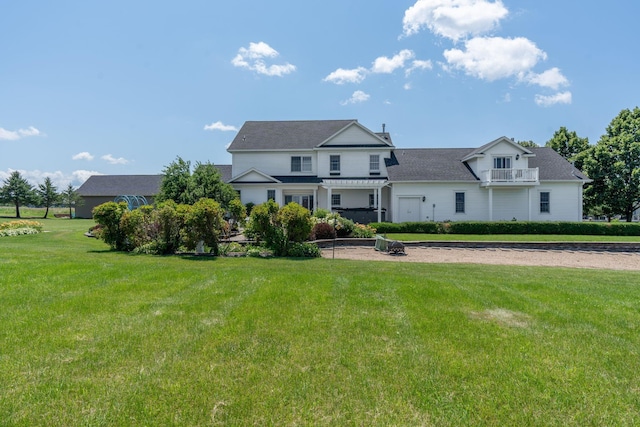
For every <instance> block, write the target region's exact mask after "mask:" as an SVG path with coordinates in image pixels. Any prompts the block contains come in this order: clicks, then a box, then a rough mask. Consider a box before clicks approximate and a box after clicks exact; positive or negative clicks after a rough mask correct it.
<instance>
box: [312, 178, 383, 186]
mask: <svg viewBox="0 0 640 427" xmlns="http://www.w3.org/2000/svg"><path fill="white" fill-rule="evenodd" d="M387 184H389V181H387V180H386V179H323V180H322V187H324V188H329V187H331V188H382V187H384V186H386V185H387Z"/></svg>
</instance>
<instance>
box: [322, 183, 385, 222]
mask: <svg viewBox="0 0 640 427" xmlns="http://www.w3.org/2000/svg"><path fill="white" fill-rule="evenodd" d="M387 185H388V181H387V180H385V179H349V178H347V179H323V180H322V184H321V186H322V188H324V189H325V190H326V191H327V199H326V200H327V205H326V209H327V210H329V211H332V212H338V213H340V215H341V216H343V217H345V218H348V219H351V220H352V221H355V222H360V223H364V224H368V223H369V222H382V221H384V220H385V219H386V209H385V208H383V206H382V189H383V188H384V187H386V186H387ZM343 193H345V194H343ZM347 194H348V197H344V196H346V195H347ZM354 195H355V196H356V197H354Z"/></svg>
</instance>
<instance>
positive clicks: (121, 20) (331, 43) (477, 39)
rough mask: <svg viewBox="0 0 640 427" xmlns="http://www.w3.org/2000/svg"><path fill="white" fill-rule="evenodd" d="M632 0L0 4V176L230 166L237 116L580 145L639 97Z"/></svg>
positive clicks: (419, 140) (403, 137)
mask: <svg viewBox="0 0 640 427" xmlns="http://www.w3.org/2000/svg"><path fill="white" fill-rule="evenodd" d="M638 16H640V3H638V2H634V1H630V0H628V1H627V0H624V1H623V0H618V1H614V2H606V3H605V2H568V1H560V2H559V1H551V0H518V1H516V0H502V1H489V0H418V1H416V0H410V1H403V0H394V1H371V0H368V1H366V0H353V1H344V0H342V1H338V0H325V1H323V2H306V1H270V2H265V1H257V0H245V1H242V2H236V1H228V2H217V1H205V0H199V1H193V0H184V1H181V2H173V1H172V2H168V1H158V0H156V1H120V0H113V1H109V2H97V1H84V0H83V1H80V0H78V1H66V0H60V1H55V2H51V1H44V0H42V1H37V0H34V1H9V0H4V1H1V2H0V179H5V178H6V177H7V176H8V175H9V174H10V173H11V172H12V171H14V170H18V171H20V172H21V173H22V174H23V176H25V177H27V178H28V179H29V180H30V181H31V182H33V183H34V184H36V183H40V182H42V180H43V179H44V177H46V176H49V177H51V178H52V179H53V181H54V182H55V183H56V184H57V185H58V186H60V187H66V185H68V184H69V183H71V184H72V185H74V186H76V187H77V186H79V185H80V184H82V182H84V180H86V178H87V177H88V176H90V175H91V174H155V173H161V171H162V169H163V168H164V167H165V166H166V165H168V164H169V163H171V162H172V161H173V160H174V159H175V158H176V156H180V157H182V158H183V159H185V160H191V161H192V162H196V161H202V162H205V161H210V162H212V163H215V164H229V163H230V162H231V156H230V155H229V154H228V153H227V152H226V146H227V145H228V144H229V143H230V142H231V140H232V139H233V138H234V136H235V134H236V131H237V130H238V129H239V128H240V127H241V126H242V124H243V122H244V121H246V120H314V119H358V120H359V121H360V123H362V124H363V125H364V126H366V127H368V128H369V129H371V130H374V131H378V130H380V129H381V127H382V123H385V124H386V128H387V130H388V131H389V132H390V133H391V136H392V138H393V141H394V144H395V145H396V146H397V147H401V148H408V147H478V146H480V145H483V144H485V143H486V142H489V141H491V140H493V139H495V138H498V137H500V136H503V135H504V136H508V137H513V138H515V139H516V140H533V141H534V142H536V143H538V144H540V145H544V143H545V142H546V141H548V140H549V139H550V138H551V137H552V135H553V133H554V132H555V131H556V130H557V129H559V128H560V127H561V126H565V127H567V128H568V129H569V130H573V131H576V132H577V133H578V135H579V136H582V137H588V138H589V141H590V142H591V143H592V144H595V143H596V142H597V141H598V139H599V138H600V136H601V135H602V134H603V133H604V132H605V130H606V127H607V125H608V124H609V123H610V122H611V120H612V119H613V118H614V117H615V116H616V115H617V114H618V113H619V112H620V111H621V110H623V109H626V108H630V109H631V108H634V107H636V106H638V105H639V104H640V84H639V77H638V76H640V71H639V68H640V67H639V61H640V48H639V47H638V44H637V36H636V34H635V33H636V27H637V22H636V20H637V17H638Z"/></svg>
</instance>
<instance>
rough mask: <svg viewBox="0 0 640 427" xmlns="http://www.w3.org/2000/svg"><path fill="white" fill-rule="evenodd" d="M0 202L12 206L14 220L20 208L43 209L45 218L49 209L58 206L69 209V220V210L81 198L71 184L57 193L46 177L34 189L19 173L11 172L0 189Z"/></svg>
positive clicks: (18, 214) (79, 201)
mask: <svg viewBox="0 0 640 427" xmlns="http://www.w3.org/2000/svg"><path fill="white" fill-rule="evenodd" d="M0 202H2V203H8V204H11V205H14V206H15V208H16V218H20V207H21V206H37V207H41V208H45V211H44V216H43V218H46V217H47V215H49V208H51V207H53V206H56V205H60V204H62V205H64V206H66V207H68V208H69V218H71V217H72V214H71V209H72V207H73V206H76V205H78V204H79V203H81V198H80V195H79V194H78V193H77V192H76V189H75V188H74V187H73V185H71V184H69V185H68V186H67V188H66V189H64V190H62V191H58V188H57V187H56V186H55V185H53V181H51V178H49V177H46V178H45V179H44V182H43V183H42V184H38V186H37V187H34V186H33V185H31V184H30V183H29V181H27V180H26V179H25V178H23V176H22V174H20V172H19V171H13V172H11V175H9V177H8V178H7V179H5V180H4V182H3V185H2V187H0Z"/></svg>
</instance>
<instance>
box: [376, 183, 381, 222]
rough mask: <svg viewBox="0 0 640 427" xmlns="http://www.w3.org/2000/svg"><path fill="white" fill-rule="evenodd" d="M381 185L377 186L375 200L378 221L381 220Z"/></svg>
mask: <svg viewBox="0 0 640 427" xmlns="http://www.w3.org/2000/svg"><path fill="white" fill-rule="evenodd" d="M381 200H382V187H378V191H377V192H376V202H377V203H378V222H382V203H381Z"/></svg>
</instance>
